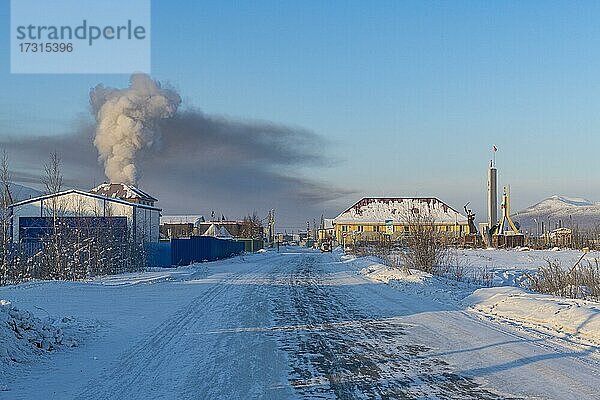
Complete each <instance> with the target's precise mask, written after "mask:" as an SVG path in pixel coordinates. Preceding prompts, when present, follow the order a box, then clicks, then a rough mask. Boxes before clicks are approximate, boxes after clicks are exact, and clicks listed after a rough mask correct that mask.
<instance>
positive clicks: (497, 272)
mask: <svg viewBox="0 0 600 400" xmlns="http://www.w3.org/2000/svg"><path fill="white" fill-rule="evenodd" d="M557 250H558V249H557ZM457 254H458V257H457V260H458V261H459V262H460V263H461V264H462V265H463V266H464V267H465V268H466V269H469V268H487V269H489V270H490V271H491V272H492V273H493V274H494V286H519V285H520V284H521V282H522V281H523V280H525V279H526V277H525V275H524V273H532V272H535V271H536V270H537V268H538V267H541V266H545V265H547V261H558V262H559V263H560V264H561V265H562V266H563V267H565V268H567V269H568V268H570V267H572V266H573V265H574V264H575V263H576V262H577V260H579V258H580V257H581V256H582V255H583V254H584V253H582V252H581V251H579V250H560V251H556V250H529V249H523V250H498V249H464V250H457ZM595 260H598V261H600V252H598V251H592V252H589V253H586V254H585V256H584V258H583V260H582V263H586V262H588V261H589V262H592V263H594V262H595Z"/></svg>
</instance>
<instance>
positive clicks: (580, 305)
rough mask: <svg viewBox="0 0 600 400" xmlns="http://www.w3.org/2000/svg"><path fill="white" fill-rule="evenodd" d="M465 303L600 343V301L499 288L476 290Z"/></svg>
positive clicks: (517, 320)
mask: <svg viewBox="0 0 600 400" xmlns="http://www.w3.org/2000/svg"><path fill="white" fill-rule="evenodd" d="M465 304H467V305H469V306H470V307H471V308H473V309H475V310H476V311H479V312H482V313H484V314H488V315H493V316H497V317H501V318H505V319H509V320H512V321H516V322H519V323H524V324H528V325H534V326H538V327H544V328H546V329H548V330H550V331H551V332H552V333H553V334H558V335H563V336H564V335H566V336H571V337H573V338H575V339H579V340H584V341H587V342H592V343H594V344H600V303H595V302H590V301H583V300H573V299H565V298H562V297H556V296H551V295H543V294H536V293H529V292H527V291H526V290H525V289H522V288H514V287H495V288H485V289H478V290H476V291H475V292H474V293H473V294H472V295H470V296H469V297H467V298H466V299H465Z"/></svg>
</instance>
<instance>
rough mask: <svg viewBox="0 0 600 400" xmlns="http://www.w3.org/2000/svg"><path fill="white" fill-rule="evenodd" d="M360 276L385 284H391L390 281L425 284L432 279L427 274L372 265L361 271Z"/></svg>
mask: <svg viewBox="0 0 600 400" xmlns="http://www.w3.org/2000/svg"><path fill="white" fill-rule="evenodd" d="M360 274H361V275H363V276H364V277H366V278H367V279H370V280H372V281H376V282H384V283H389V281H403V282H411V283H423V281H424V280H425V279H428V278H431V274H428V273H426V272H422V271H417V270H405V269H399V268H390V267H388V266H386V265H383V264H371V265H369V266H368V267H365V268H363V269H361V270H360Z"/></svg>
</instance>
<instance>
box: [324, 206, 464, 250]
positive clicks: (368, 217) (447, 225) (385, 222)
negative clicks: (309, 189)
mask: <svg viewBox="0 0 600 400" xmlns="http://www.w3.org/2000/svg"><path fill="white" fill-rule="evenodd" d="M417 223H431V224H432V225H433V226H434V227H435V229H436V230H437V231H439V232H442V233H444V234H445V235H447V236H448V237H461V236H463V235H466V234H468V233H469V223H468V220H467V217H465V216H464V215H462V214H461V213H459V212H458V211H456V210H455V209H454V208H452V207H450V206H449V205H447V204H446V203H444V202H443V201H441V200H439V199H437V198H435V197H365V198H363V199H361V200H359V201H357V202H356V203H355V204H353V205H352V206H351V207H349V208H348V209H346V210H345V211H343V212H342V213H341V214H340V215H338V216H337V217H336V218H334V219H333V226H334V232H335V239H336V240H337V241H338V242H339V243H340V244H349V243H355V242H357V241H363V242H381V241H384V240H391V241H395V240H398V239H401V238H402V236H403V235H406V234H408V233H410V230H411V226H413V225H415V224H417Z"/></svg>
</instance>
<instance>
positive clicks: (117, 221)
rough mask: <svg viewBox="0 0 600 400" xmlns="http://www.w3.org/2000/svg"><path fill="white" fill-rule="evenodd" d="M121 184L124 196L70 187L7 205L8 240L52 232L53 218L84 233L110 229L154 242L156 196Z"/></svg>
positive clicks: (31, 239) (157, 215) (156, 235)
mask: <svg viewBox="0 0 600 400" xmlns="http://www.w3.org/2000/svg"><path fill="white" fill-rule="evenodd" d="M113 185H114V184H113ZM101 186H102V185H101ZM122 186H126V188H122V189H123V193H124V194H125V198H126V199H122V198H120V197H116V196H114V195H111V196H107V195H103V194H100V193H102V191H99V190H96V189H98V188H94V189H92V191H90V192H85V191H81V190H77V189H70V190H65V191H62V192H59V193H54V194H48V195H43V196H38V197H33V198H30V199H27V200H23V201H20V202H17V203H14V204H12V205H11V206H10V213H11V216H12V229H11V236H12V241H13V242H15V243H18V242H36V241H40V240H42V238H43V237H45V236H47V235H49V234H51V233H52V232H53V229H54V225H55V224H54V219H55V218H56V220H57V221H58V222H59V223H60V224H61V226H62V227H65V228H67V229H77V230H78V231H79V232H80V233H81V232H83V234H85V235H99V234H100V235H101V234H103V232H107V231H108V230H111V232H112V233H113V234H114V233H115V232H116V233H117V234H120V235H123V237H126V236H125V235H129V237H130V239H132V240H134V241H137V242H143V243H147V242H158V240H159V220H160V212H161V209H160V208H157V207H154V202H156V201H157V200H156V199H155V198H153V197H151V196H149V195H147V194H145V193H144V192H141V191H139V189H136V188H133V187H131V186H127V185H122ZM128 190H129V191H128ZM131 193H136V195H137V193H144V195H143V196H142V195H137V196H138V197H136V196H130V195H131ZM149 203H151V204H149Z"/></svg>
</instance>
